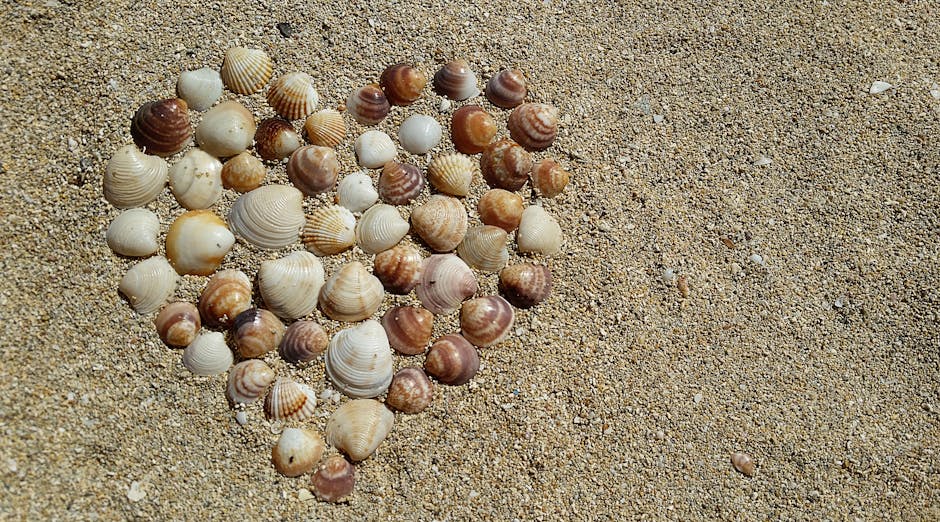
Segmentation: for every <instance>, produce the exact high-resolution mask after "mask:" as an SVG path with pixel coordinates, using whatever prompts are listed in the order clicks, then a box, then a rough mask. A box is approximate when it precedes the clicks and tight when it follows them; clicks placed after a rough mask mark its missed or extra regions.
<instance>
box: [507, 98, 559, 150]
mask: <svg viewBox="0 0 940 522" xmlns="http://www.w3.org/2000/svg"><path fill="white" fill-rule="evenodd" d="M508 127H509V136H511V137H512V139H514V140H516V143H518V144H519V145H522V146H523V147H525V148H526V149H527V150H544V149H547V148H549V147H551V145H552V143H553V142H554V141H555V136H557V135H558V109H556V108H555V107H552V106H551V105H547V104H544V103H523V104H522V105H520V106H518V107H516V108H515V109H513V111H512V114H510V115H509V123H508Z"/></svg>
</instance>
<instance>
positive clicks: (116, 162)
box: [104, 145, 169, 208]
mask: <svg viewBox="0 0 940 522" xmlns="http://www.w3.org/2000/svg"><path fill="white" fill-rule="evenodd" d="M168 171H169V166H168V165H167V163H166V160H164V159H163V158H160V157H157V156H148V155H147V154H144V153H143V152H141V151H140V149H138V148H137V147H135V146H134V145H125V146H123V147H121V148H120V149H118V150H117V152H115V153H114V155H113V156H111V159H110V160H108V166H107V167H106V168H105V171H104V198H105V199H107V200H108V202H109V203H111V204H112V205H114V206H115V207H117V208H133V207H142V206H144V205H146V204H147V203H150V202H151V201H153V200H155V199H157V196H159V195H160V193H161V192H163V186H164V185H166V180H167V172H168Z"/></svg>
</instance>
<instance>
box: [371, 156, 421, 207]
mask: <svg viewBox="0 0 940 522" xmlns="http://www.w3.org/2000/svg"><path fill="white" fill-rule="evenodd" d="M422 190H424V174H423V173H422V172H421V169H419V168H418V167H416V166H414V165H409V164H407V163H399V162H397V161H389V162H388V163H386V164H385V165H384V166H383V167H382V175H381V176H380V177H379V196H380V197H381V198H382V201H384V202H386V203H388V204H389V205H407V204H409V203H411V201H412V200H413V199H415V198H416V197H418V194H420V193H421V191H422Z"/></svg>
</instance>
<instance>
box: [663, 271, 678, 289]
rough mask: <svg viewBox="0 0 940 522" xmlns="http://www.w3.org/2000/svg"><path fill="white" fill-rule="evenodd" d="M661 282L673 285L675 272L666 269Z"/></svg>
mask: <svg viewBox="0 0 940 522" xmlns="http://www.w3.org/2000/svg"><path fill="white" fill-rule="evenodd" d="M663 282H665V283H666V284H667V285H671V284H672V283H675V282H676V272H675V271H674V270H673V269H671V268H667V269H665V270H663Z"/></svg>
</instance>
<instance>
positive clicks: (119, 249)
mask: <svg viewBox="0 0 940 522" xmlns="http://www.w3.org/2000/svg"><path fill="white" fill-rule="evenodd" d="M159 235H160V219H159V218H158V217H157V215H156V214H154V213H153V212H151V211H149V210H147V209H145V208H132V209H130V210H125V211H124V212H122V213H121V215H119V216H118V217H116V218H114V221H112V222H111V225H110V226H109V227H108V232H107V233H106V234H105V238H106V240H107V241H108V246H109V247H111V250H113V251H114V253H115V254H118V255H122V256H129V257H145V256H149V255H152V254H155V253H156V252H157V250H158V249H159V248H160V245H158V244H157V236H159Z"/></svg>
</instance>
